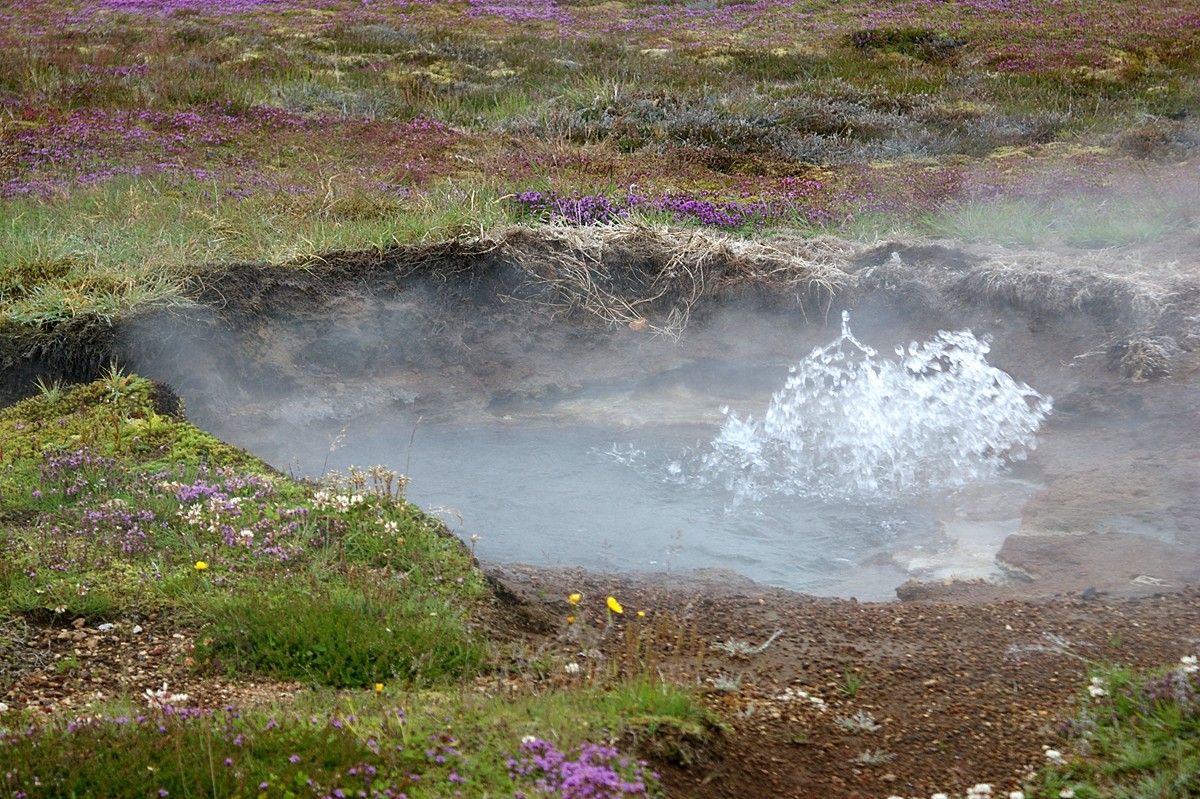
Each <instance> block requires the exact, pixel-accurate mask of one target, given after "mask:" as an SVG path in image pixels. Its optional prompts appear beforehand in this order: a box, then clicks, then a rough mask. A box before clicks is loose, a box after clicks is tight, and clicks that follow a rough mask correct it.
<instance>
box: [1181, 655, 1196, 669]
mask: <svg viewBox="0 0 1200 799" xmlns="http://www.w3.org/2000/svg"><path fill="white" fill-rule="evenodd" d="M1179 670H1180V671H1181V672H1183V673H1184V674H1191V673H1193V672H1195V671H1200V665H1198V664H1197V662H1196V656H1195V655H1184V656H1183V657H1181V658H1180V659H1179Z"/></svg>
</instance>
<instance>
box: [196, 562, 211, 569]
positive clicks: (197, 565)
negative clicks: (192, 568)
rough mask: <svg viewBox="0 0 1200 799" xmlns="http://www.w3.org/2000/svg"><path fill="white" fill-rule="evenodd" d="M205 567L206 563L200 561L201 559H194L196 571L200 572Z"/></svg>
mask: <svg viewBox="0 0 1200 799" xmlns="http://www.w3.org/2000/svg"><path fill="white" fill-rule="evenodd" d="M207 568H208V564H207V563H205V562H204V561H202V560H198V561H196V571H198V572H202V571H204V570H205V569H207Z"/></svg>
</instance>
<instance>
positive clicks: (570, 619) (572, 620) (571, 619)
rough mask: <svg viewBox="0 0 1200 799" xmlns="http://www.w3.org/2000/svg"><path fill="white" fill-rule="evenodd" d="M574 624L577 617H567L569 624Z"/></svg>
mask: <svg viewBox="0 0 1200 799" xmlns="http://www.w3.org/2000/svg"><path fill="white" fill-rule="evenodd" d="M574 623H575V617H574V616H567V624H574Z"/></svg>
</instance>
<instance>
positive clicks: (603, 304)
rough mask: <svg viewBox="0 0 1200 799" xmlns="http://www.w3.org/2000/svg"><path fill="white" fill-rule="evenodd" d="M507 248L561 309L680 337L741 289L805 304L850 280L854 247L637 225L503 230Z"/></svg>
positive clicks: (815, 304) (826, 299)
mask: <svg viewBox="0 0 1200 799" xmlns="http://www.w3.org/2000/svg"><path fill="white" fill-rule="evenodd" d="M500 239H501V242H502V244H501V247H502V249H503V250H504V253H505V255H506V257H507V258H508V259H511V261H512V262H513V263H515V264H516V265H518V266H519V267H520V268H522V269H524V270H525V271H526V272H527V274H528V276H529V280H530V282H531V283H532V284H534V285H535V286H537V287H539V288H540V289H541V290H542V291H541V292H539V293H540V294H544V295H548V297H549V300H548V301H549V304H550V305H551V307H553V308H554V309H555V310H556V311H557V312H558V313H560V314H562V315H572V314H577V313H584V314H587V315H589V316H592V317H594V318H596V319H599V320H601V321H603V322H604V323H605V324H608V325H611V326H619V325H625V326H628V327H630V328H632V329H635V330H638V329H648V330H651V331H653V332H654V333H655V334H658V335H662V336H667V337H669V338H672V339H677V338H678V337H679V336H680V335H681V334H682V333H683V331H684V329H685V328H686V327H687V325H688V323H689V321H690V319H691V318H692V315H693V313H694V312H695V311H696V310H697V309H698V308H700V307H701V306H702V304H703V301H705V300H709V299H714V298H718V297H721V296H728V295H730V294H734V293H737V292H739V291H743V290H745V289H748V288H749V289H760V288H761V289H768V290H769V291H771V292H773V293H775V294H776V295H783V296H785V297H787V298H788V299H789V301H790V302H792V303H794V305H795V307H797V308H799V309H800V310H801V312H805V313H806V312H807V310H808V309H810V308H811V309H816V308H822V309H824V308H827V307H828V304H829V303H830V302H831V301H832V298H833V296H834V295H835V294H836V293H838V292H840V291H841V290H842V289H843V288H845V287H847V286H848V276H847V274H846V272H845V271H844V266H845V264H846V262H847V261H848V258H849V257H850V256H851V255H853V254H854V252H855V249H856V248H855V246H854V245H851V244H848V243H847V242H844V241H841V240H838V239H834V238H832V237H827V238H822V239H814V240H811V241H807V242H805V243H804V244H803V245H799V246H794V247H791V248H789V249H782V248H780V247H776V246H772V245H771V244H767V243H763V242H756V241H748V240H744V239H738V238H735V237H732V236H726V235H722V234H717V233H711V232H708V231H695V230H679V229H672V228H667V227H654V226H650V225H646V224H640V223H623V224H619V225H611V226H593V227H584V228H576V227H565V226H564V227H554V228H549V229H542V230H538V231H533V230H531V229H529V228H524V227H516V228H511V229H509V230H507V231H504V232H503V233H502V234H501V236H500Z"/></svg>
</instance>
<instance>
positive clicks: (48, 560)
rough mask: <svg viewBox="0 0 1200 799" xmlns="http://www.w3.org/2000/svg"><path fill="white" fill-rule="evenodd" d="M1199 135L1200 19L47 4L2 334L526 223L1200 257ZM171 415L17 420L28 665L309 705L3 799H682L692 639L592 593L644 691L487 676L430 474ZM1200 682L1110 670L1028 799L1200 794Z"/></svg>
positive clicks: (177, 701) (530, 666) (9, 70)
mask: <svg viewBox="0 0 1200 799" xmlns="http://www.w3.org/2000/svg"><path fill="white" fill-rule="evenodd" d="M1198 109H1200V11H1198V10H1197V8H1196V6H1195V3H1193V2H1187V1H1186V0H1167V2H1160V3H1153V4H1145V3H1135V2H1132V1H1131V0H1078V2H1071V3H1046V2H1035V0H1004V1H1003V2H1001V1H1000V0H955V1H954V2H938V3H924V2H901V1H900V0H876V1H874V2H834V1H833V0H803V1H802V2H789V1H787V0H762V2H755V3H727V2H722V1H721V0H717V1H715V2H695V3H687V4H658V3H648V2H637V1H636V0H631V1H630V2H618V3H596V2H583V1H582V0H580V1H578V2H571V1H566V0H564V2H554V0H526V1H525V2H506V0H493V1H490V2H488V1H485V0H452V1H451V2H441V1H439V2H432V1H431V0H377V1H376V2H349V1H348V0H294V1H292V0H226V1H224V2H212V1H211V0H205V1H203V2H202V1H201V0H53V1H52V0H24V2H20V3H8V4H6V5H5V6H4V7H3V8H0V309H2V311H3V320H4V321H3V324H4V325H6V326H8V325H20V326H37V327H43V328H50V327H53V326H54V325H56V324H59V323H63V322H66V321H71V320H79V319H84V320H89V321H94V322H96V323H99V324H102V325H111V324H114V323H116V322H117V321H118V320H119V319H120V318H121V317H122V316H123V315H125V314H127V313H128V312H130V311H131V310H132V309H139V308H146V307H151V306H162V305H187V304H189V303H191V302H194V298H195V296H196V295H197V292H198V291H199V289H200V286H201V283H202V277H203V269H202V268H201V267H203V266H206V265H212V264H219V263H230V262H241V261H254V262H263V263H273V264H286V265H294V266H296V267H297V268H308V269H320V268H321V264H322V257H323V255H325V254H328V253H329V252H332V251H338V250H364V249H365V250H371V249H373V250H379V251H383V250H387V249H389V248H391V247H394V246H396V245H400V244H407V243H413V242H422V241H440V240H446V239H451V238H456V237H465V236H471V235H479V234H482V233H487V232H488V231H492V230H496V229H501V228H504V227H506V226H510V225H530V226H540V225H559V226H574V225H619V224H625V223H636V224H647V225H671V226H683V227H688V226H695V227H705V228H716V229H719V230H721V231H724V232H726V233H728V234H730V235H739V236H748V235H753V236H758V237H770V236H772V235H774V234H776V233H787V234H789V235H795V234H800V235H816V234H820V233H834V234H837V235H840V236H844V237H848V238H868V239H870V238H874V237H878V236H883V235H906V236H935V237H947V238H955V239H961V240H967V241H989V242H998V243H1002V244H1007V245H1019V246H1037V247H1076V248H1096V247H1110V246H1118V245H1124V244H1129V243H1137V242H1146V241H1154V240H1156V239H1159V238H1163V237H1166V236H1170V235H1173V234H1177V233H1179V232H1181V231H1188V230H1191V231H1194V230H1196V227H1197V208H1198V203H1197V196H1198V195H1197V193H1196V191H1195V187H1196V186H1197V185H1200V161H1198V160H1197V159H1196V152H1197V147H1198V145H1200V123H1198V122H1197V119H1198V117H1197V111H1198ZM167 394H169V391H168V390H167V389H166V388H165V387H162V386H157V385H155V384H154V383H152V382H150V381H148V380H145V379H143V378H141V377H139V376H136V375H130V374H125V373H123V372H122V371H121V370H120V369H118V368H116V367H113V368H111V369H109V370H107V372H106V373H105V374H104V375H102V376H101V378H100V379H99V380H97V381H96V382H94V383H91V384H89V385H85V386H81V387H74V388H68V387H64V386H60V385H57V384H54V383H52V382H47V383H43V385H42V386H41V391H40V393H39V394H38V395H37V396H35V397H32V398H30V399H28V400H25V401H24V402H22V403H20V404H17V405H15V406H12V407H10V408H8V409H6V410H4V411H3V412H2V414H0V547H2V549H3V552H4V553H5V556H4V558H3V559H2V560H0V613H2V614H3V620H2V621H0V651H3V649H5V648H9V649H11V650H12V651H15V647H16V646H17V643H18V642H19V641H21V640H22V636H23V632H22V631H23V630H25V629H26V627H27V626H28V625H45V624H60V625H63V626H68V625H70V624H71V623H72V622H74V621H76V620H82V621H81V622H80V625H86V627H87V628H88V629H98V628H99V626H100V625H111V626H110V627H108V628H106V630H107V631H108V632H109V633H110V634H111V635H112V636H114V637H125V638H128V639H129V640H135V639H136V636H137V635H139V634H141V632H139V631H140V630H141V628H142V627H143V625H146V624H148V623H149V620H151V619H152V618H153V620H155V623H156V624H160V625H163V624H165V625H169V627H170V629H171V630H178V631H179V634H180V635H181V636H183V637H186V639H187V640H188V641H189V642H192V644H193V648H191V649H189V650H188V652H187V654H186V657H187V660H188V662H189V665H190V667H192V668H195V669H196V670H198V671H202V672H204V673H206V674H216V675H224V676H226V677H230V678H233V677H241V678H252V679H268V680H272V681H276V683H277V684H279V685H284V684H288V683H290V682H298V683H301V684H303V685H305V686H307V687H308V688H309V689H310V690H308V691H307V692H305V693H303V694H302V695H301V697H300V698H298V699H296V700H295V701H286V702H285V701H274V700H263V701H257V702H254V703H250V704H248V705H247V706H246V707H235V706H229V707H225V708H224V709H211V708H208V709H200V708H197V707H195V705H194V704H193V703H189V701H188V697H186V696H184V695H182V694H180V693H174V692H172V690H171V686H170V685H164V686H162V687H161V688H156V689H154V690H146V691H145V692H144V693H134V694H129V695H106V696H103V697H99V698H97V700H96V702H95V704H94V705H92V706H90V707H87V708H75V709H74V710H73V711H72V712H71V713H70V714H67V715H62V716H55V717H42V716H36V715H34V713H33V711H32V710H30V709H28V708H25V707H22V706H20V705H19V703H17V702H7V703H5V704H4V705H2V706H0V708H2V709H0V736H2V738H3V743H2V745H0V761H2V762H0V775H2V776H0V796H26V795H27V796H83V795H112V796H128V795H153V794H154V793H155V792H157V793H158V794H159V795H161V796H168V795H172V796H177V797H178V796H193V795H211V796H235V795H240V796H250V795H269V796H299V795H309V794H310V793H311V794H312V795H318V796H326V795H328V796H343V795H362V796H398V795H404V794H407V795H409V796H454V795H468V796H483V795H511V794H521V793H523V794H525V795H530V796H535V795H561V796H572V797H574V796H578V797H584V796H587V797H591V796H625V795H638V794H646V793H651V794H652V793H654V792H655V791H657V790H658V782H657V778H656V777H655V775H654V774H653V771H652V769H651V768H650V767H648V766H646V765H645V764H644V763H642V762H641V761H639V760H638V759H637V757H638V754H639V753H638V752H635V751H627V752H625V753H624V754H623V753H622V752H619V751H617V750H616V749H614V748H612V747H613V744H620V745H623V746H626V747H627V748H628V747H633V746H634V745H639V746H641V747H642V749H641V751H642V752H651V753H655V754H658V755H661V754H662V753H663V752H664V751H668V750H669V751H672V752H675V753H676V754H678V753H679V752H681V751H684V749H685V748H681V747H680V746H678V745H677V744H678V743H679V742H680V741H692V740H702V739H703V738H704V737H705V736H708V735H712V734H714V733H713V730H714V729H716V728H718V727H719V725H720V721H719V719H718V718H716V717H715V716H713V714H712V711H711V710H709V709H707V708H706V706H705V704H704V703H703V702H702V701H701V696H700V693H699V692H698V691H697V690H696V686H695V685H694V684H689V683H688V682H687V681H686V680H675V679H672V676H671V672H670V670H669V669H666V670H664V669H663V668H660V667H659V664H658V662H657V660H656V658H655V655H654V653H653V651H652V650H653V649H654V647H655V646H656V645H657V644H659V643H661V642H662V641H667V640H674V641H676V642H678V641H681V640H684V639H686V637H687V634H686V630H684V629H681V628H678V627H675V626H672V624H673V622H670V621H669V620H665V621H661V622H660V621H658V620H657V619H655V618H653V615H654V614H651V618H646V617H643V616H640V615H637V610H636V609H633V608H627V609H625V608H622V609H621V610H617V609H618V608H621V605H620V602H619V599H620V598H619V597H618V598H610V599H611V601H609V602H605V601H602V599H600V598H596V597H587V598H584V600H585V603H591V616H590V617H589V616H585V615H584V614H585V613H586V611H587V609H586V608H581V607H580V606H579V605H578V604H577V603H578V602H579V600H578V599H577V598H575V597H572V601H569V602H568V601H567V598H566V597H564V598H563V600H564V613H563V619H562V620H561V632H560V633H559V634H560V635H561V636H563V640H574V639H572V638H571V636H572V635H574V634H575V633H573V632H572V630H578V629H582V628H583V625H584V624H585V623H586V624H587V625H589V626H588V627H587V629H588V630H590V631H591V632H592V633H594V634H595V635H599V636H607V637H608V641H609V643H612V642H613V641H616V642H618V645H617V646H616V647H615V649H614V650H613V651H614V652H615V653H616V654H615V655H613V656H612V657H609V658H606V659H600V658H596V659H591V660H588V659H585V660H586V662H583V663H580V662H575V661H571V662H560V661H559V660H558V659H557V655H553V654H550V653H547V652H543V651H534V650H530V649H528V648H523V647H522V645H521V643H520V642H519V641H517V642H505V641H500V640H496V639H494V638H493V639H491V640H489V638H488V637H486V636H485V635H484V632H485V631H486V630H487V629H489V628H488V625H487V623H486V622H485V621H484V620H483V619H484V618H485V616H486V614H487V613H488V612H490V611H488V608H489V607H490V604H489V603H490V597H491V589H490V588H489V586H488V584H487V583H486V581H485V580H484V579H483V578H482V576H481V574H480V572H479V571H478V569H477V568H476V566H475V564H474V563H473V561H472V558H471V557H470V553H469V552H468V551H466V550H465V549H464V548H463V546H462V545H461V544H460V543H459V542H458V541H457V540H455V539H454V538H453V537H451V536H449V535H448V534H447V533H446V531H445V529H444V528H443V527H442V526H441V525H440V524H439V523H438V522H437V521H436V520H434V519H432V518H430V517H429V516H427V515H425V514H424V513H422V512H421V511H420V510H418V509H417V508H415V507H414V506H412V505H410V504H408V503H407V502H405V500H404V496H403V487H404V480H403V477H402V476H400V475H396V474H393V473H391V472H389V471H388V470H386V469H384V468H379V467H377V468H375V469H370V470H364V471H355V472H353V473H351V474H349V475H344V476H337V475H333V476H329V478H328V479H327V480H326V481H324V483H322V484H308V483H302V482H297V481H295V480H292V479H290V478H288V477H285V476H283V475H281V474H278V473H277V472H275V471H274V470H272V469H271V468H270V467H269V466H267V465H266V464H264V463H262V462H259V461H257V460H256V459H254V458H252V457H250V456H248V455H246V454H245V453H243V452H240V451H238V450H236V449H234V448H232V447H229V446H227V445H224V444H222V443H221V442H219V441H216V440H214V439H212V438H211V437H209V436H207V435H206V434H205V433H203V432H202V431H200V430H198V429H196V428H195V427H193V426H191V425H189V424H188V423H187V422H186V421H184V420H182V419H181V418H179V417H178V415H177V414H176V411H177V408H175V407H174V406H173V404H172V402H170V401H169V397H167V396H166V395H167ZM614 606H615V607H614ZM568 615H569V617H570V621H568ZM576 625H579V626H576ZM737 643H738V642H732V641H731V642H729V644H728V646H729V647H730V648H731V651H732V648H734V647H735V645H736V644H737ZM744 648H745V649H746V652H745V653H743V654H744V657H747V658H750V657H753V656H754V651H753V647H752V646H751V645H750V644H748V643H747V644H744ZM583 651H584V652H585V653H587V652H592V651H594V650H592V649H584V650H583ZM1184 654H1185V655H1186V654H1190V653H1184ZM702 656H703V655H702V654H697V657H702ZM43 665H44V666H45V667H46V668H49V669H51V670H56V671H58V673H60V674H63V673H70V672H72V671H73V670H74V669H75V668H76V665H75V664H72V663H71V662H70V661H69V659H67V660H65V661H64V660H58V661H56V662H55V663H53V664H43ZM1192 665H1193V664H1191V663H1190V662H1189V661H1185V662H1183V663H1182V664H1181V665H1178V666H1175V667H1173V668H1172V669H1171V670H1170V671H1168V672H1159V673H1155V674H1149V675H1145V674H1137V673H1131V672H1128V671H1122V670H1119V669H1116V670H1113V669H1107V670H1106V669H1103V668H1102V667H1101V665H1100V664H1096V672H1095V675H1096V677H1095V679H1094V680H1093V681H1092V683H1091V685H1090V686H1089V687H1087V690H1086V691H1083V692H1081V693H1082V695H1081V707H1082V708H1083V709H1082V710H1081V711H1080V715H1079V716H1078V718H1077V720H1076V721H1073V722H1071V724H1072V725H1073V726H1072V727H1071V732H1072V735H1073V738H1072V740H1073V741H1077V742H1078V743H1079V746H1078V747H1077V748H1076V749H1073V750H1072V751H1069V752H1066V753H1059V752H1057V750H1051V751H1055V753H1056V754H1059V757H1057V758H1048V760H1047V763H1046V764H1045V768H1043V769H1041V770H1040V771H1039V772H1038V773H1037V774H1036V775H1035V776H1033V777H1031V778H1030V779H1029V781H1028V783H1027V784H1026V786H1025V787H1024V795H1026V796H1030V797H1032V796H1068V795H1074V796H1079V797H1084V796H1095V797H1100V796H1143V795H1145V796H1149V795H1155V796H1184V795H1189V793H1192V792H1195V791H1196V790H1200V788H1197V785H1196V776H1195V775H1196V774H1197V771H1198V769H1200V766H1198V765H1197V757H1198V755H1197V753H1196V748H1195V743H1194V742H1195V740H1196V723H1197V722H1196V719H1197V717H1198V713H1200V700H1197V686H1196V677H1195V673H1194V669H1193V668H1191V666H1192ZM846 675H847V676H846V683H845V684H846V686H847V694H848V695H853V693H854V692H853V691H850V688H851V687H853V688H854V689H855V690H857V686H858V680H859V677H858V673H857V671H855V669H854V666H853V664H848V665H847V671H846ZM15 679H16V670H15V668H14V669H12V670H4V671H0V695H3V693H4V692H5V691H7V690H8V689H9V687H10V686H11V685H13V684H14V681H15ZM1098 691H1099V692H1101V693H1097V692H1098ZM843 722H844V724H845V725H846V726H847V728H850V727H853V728H854V730H855V732H856V733H857V734H860V735H862V736H863V737H864V746H863V755H862V763H863V764H864V766H876V765H881V764H885V763H886V762H887V761H888V759H889V758H888V753H887V752H886V751H885V750H883V749H880V748H877V747H876V746H874V744H873V743H872V742H870V741H867V740H865V739H866V738H867V737H868V736H869V735H870V734H871V732H872V725H873V724H874V723H875V721H874V719H872V718H871V717H870V716H869V715H864V714H860V715H855V716H848V717H846V718H845V719H843ZM647 740H657V741H659V744H657V745H648V744H647V743H646V741H647ZM664 741H665V742H666V743H663V742H664ZM1013 776H1014V778H1018V777H1020V776H1021V775H1013ZM947 787H949V788H953V787H954V786H947ZM979 787H980V786H976V787H975V788H973V789H972V790H976V789H978V788H979ZM989 791H990V788H989ZM976 793H977V794H978V793H979V791H976Z"/></svg>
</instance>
